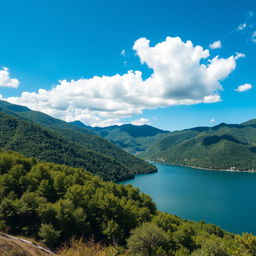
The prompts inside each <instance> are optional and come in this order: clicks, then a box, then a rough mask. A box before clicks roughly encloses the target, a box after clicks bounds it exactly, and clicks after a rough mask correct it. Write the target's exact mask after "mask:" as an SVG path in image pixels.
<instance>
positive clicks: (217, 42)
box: [209, 41, 222, 50]
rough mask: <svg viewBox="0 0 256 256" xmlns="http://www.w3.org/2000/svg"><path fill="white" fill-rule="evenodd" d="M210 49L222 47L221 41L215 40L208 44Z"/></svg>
mask: <svg viewBox="0 0 256 256" xmlns="http://www.w3.org/2000/svg"><path fill="white" fill-rule="evenodd" d="M209 47H210V48H211V49H212V50H215V49H220V48H221V47H222V44H221V41H215V42H213V43H211V44H210V45H209Z"/></svg>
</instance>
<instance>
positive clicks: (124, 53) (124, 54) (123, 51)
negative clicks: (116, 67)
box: [120, 49, 126, 57]
mask: <svg viewBox="0 0 256 256" xmlns="http://www.w3.org/2000/svg"><path fill="white" fill-rule="evenodd" d="M120 55H122V56H124V57H125V56H126V52H125V49H123V50H122V51H121V52H120Z"/></svg>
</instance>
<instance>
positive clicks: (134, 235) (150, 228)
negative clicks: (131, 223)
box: [127, 223, 168, 256]
mask: <svg viewBox="0 0 256 256" xmlns="http://www.w3.org/2000/svg"><path fill="white" fill-rule="evenodd" d="M127 244H128V248H129V251H130V252H131V254H132V255H134V256H135V255H138V256H157V255H159V252H161V253H163V252H164V253H165V252H166V251H167V248H168V236H167V233H166V232H165V231H164V230H163V229H161V228H160V227H158V226H157V225H155V224H153V223H144V224H142V225H141V226H139V227H138V228H136V229H134V230H133V231H132V232H131V236H130V238H129V239H128V242H127Z"/></svg>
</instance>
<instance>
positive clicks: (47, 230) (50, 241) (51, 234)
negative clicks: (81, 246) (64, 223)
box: [38, 224, 60, 248]
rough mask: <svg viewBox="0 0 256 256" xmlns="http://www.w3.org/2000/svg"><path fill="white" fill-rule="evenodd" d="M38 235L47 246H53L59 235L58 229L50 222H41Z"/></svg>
mask: <svg viewBox="0 0 256 256" xmlns="http://www.w3.org/2000/svg"><path fill="white" fill-rule="evenodd" d="M38 235H39V237H40V238H41V239H42V242H44V243H45V244H46V245H47V246H48V247H50V248H53V246H54V245H55V244H56V242H57V239H58V237H59V236H60V231H58V230H55V229H54V227H53V226H52V225H51V224H42V225H41V227H40V229H39V232H38Z"/></svg>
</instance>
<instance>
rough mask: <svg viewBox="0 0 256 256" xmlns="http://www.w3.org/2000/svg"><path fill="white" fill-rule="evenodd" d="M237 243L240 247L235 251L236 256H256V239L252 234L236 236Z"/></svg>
mask: <svg viewBox="0 0 256 256" xmlns="http://www.w3.org/2000/svg"><path fill="white" fill-rule="evenodd" d="M235 243H236V244H237V245H238V246H237V247H236V249H235V250H234V251H233V255H234V256H256V237H255V236H253V235H252V234H247V233H243V234H242V235H241V236H238V235H236V236H235Z"/></svg>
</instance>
